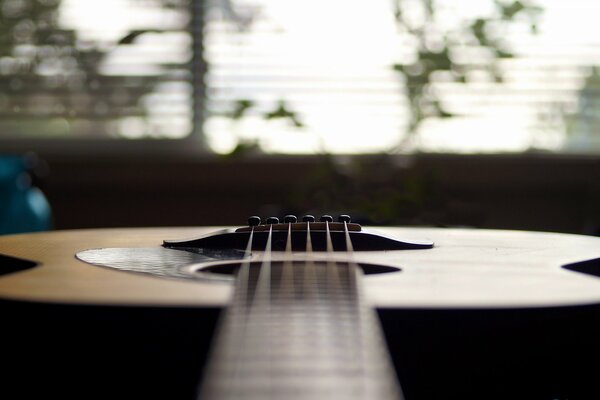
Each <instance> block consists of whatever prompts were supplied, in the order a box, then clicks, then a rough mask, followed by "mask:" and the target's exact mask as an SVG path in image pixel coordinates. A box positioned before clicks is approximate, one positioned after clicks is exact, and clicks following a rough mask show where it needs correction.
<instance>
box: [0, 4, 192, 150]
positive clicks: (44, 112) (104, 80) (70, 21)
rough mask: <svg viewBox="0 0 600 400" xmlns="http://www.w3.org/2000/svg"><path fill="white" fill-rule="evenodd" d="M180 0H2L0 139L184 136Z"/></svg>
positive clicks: (186, 106)
mask: <svg viewBox="0 0 600 400" xmlns="http://www.w3.org/2000/svg"><path fill="white" fill-rule="evenodd" d="M189 10H190V9H189V2H188V1H187V0H108V1H95V0H44V1H39V0H5V1H3V2H2V3H1V7H0V138H28V137H30V138H73V139H79V138H134V139H135V138H181V137H185V136H187V135H189V133H190V131H191V130H192V99H193V88H192V85H191V82H192V74H191V69H190V61H191V60H192V38H191V35H190V30H189V21H190V13H189Z"/></svg>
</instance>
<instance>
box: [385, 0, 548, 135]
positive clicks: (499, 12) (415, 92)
mask: <svg viewBox="0 0 600 400" xmlns="http://www.w3.org/2000/svg"><path fill="white" fill-rule="evenodd" d="M394 4H395V18H396V21H397V24H398V29H399V30H400V31H401V32H402V33H403V34H405V35H407V37H408V39H409V41H410V43H414V58H413V60H412V61H411V62H408V63H402V64H400V63H399V64H396V65H394V66H393V68H394V70H396V71H398V73H399V74H400V75H401V77H402V78H403V80H404V82H405V88H406V98H407V100H408V103H409V107H410V121H409V123H408V128H407V131H408V132H407V133H408V134H407V135H406V136H405V139H404V140H403V141H402V143H401V145H400V146H401V147H403V146H406V145H407V144H409V142H410V140H411V138H412V136H414V134H415V133H416V132H417V129H418V128H419V125H420V124H421V123H422V122H423V121H424V120H425V119H427V118H432V117H433V118H450V117H453V116H454V114H453V113H452V112H451V111H449V110H447V109H446V107H445V106H444V104H443V102H442V101H441V99H440V97H439V94H438V93H437V92H436V90H435V87H434V84H435V81H436V78H437V77H439V76H440V75H442V74H443V76H444V78H445V79H446V80H449V81H450V82H457V83H464V84H468V83H469V76H470V75H471V74H472V73H473V72H475V71H480V72H483V73H484V74H486V75H487V76H488V77H489V79H490V80H491V81H495V82H497V83H502V81H503V78H502V73H501V70H500V68H499V67H498V63H499V60H501V59H503V58H509V57H512V56H513V54H512V52H511V50H510V47H509V45H508V43H507V42H506V41H505V38H504V35H505V33H506V31H507V28H508V26H509V25H510V24H511V23H513V22H514V21H515V20H517V19H520V20H525V21H526V22H527V23H528V24H529V26H530V30H531V32H532V33H533V34H535V33H536V32H537V20H538V18H539V16H540V14H541V12H542V9H541V8H540V7H539V6H537V5H535V4H533V3H532V2H530V1H519V0H517V1H500V0H495V1H494V3H493V4H494V8H493V12H492V13H491V15H485V16H478V17H475V18H473V19H471V20H467V21H461V23H459V24H457V26H451V27H448V26H445V25H444V24H441V23H440V20H439V17H438V12H437V2H436V1H435V0H418V1H415V0H394ZM458 6H459V5H458V4H457V5H456V6H455V7H458ZM465 6H466V5H465ZM415 7H416V8H418V9H419V10H420V13H419V15H420V16H421V17H420V18H415V17H414V14H415V13H414V12H412V13H410V14H409V13H408V12H407V10H408V9H409V8H411V9H413V10H414V8H415ZM467 48H471V49H476V50H478V54H480V56H479V57H478V58H477V60H476V62H474V63H468V62H462V61H461V57H459V55H460V54H461V52H463V51H464V50H465V49H467Z"/></svg>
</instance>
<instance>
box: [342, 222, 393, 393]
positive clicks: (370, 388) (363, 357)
mask: <svg viewBox="0 0 600 400" xmlns="http://www.w3.org/2000/svg"><path fill="white" fill-rule="evenodd" d="M344 237H345V242H346V252H347V253H348V263H349V265H351V266H352V268H351V271H352V273H353V274H355V277H356V279H354V280H351V282H352V283H351V284H352V285H354V287H353V289H354V290H353V291H354V293H355V296H354V300H355V307H356V312H357V315H365V318H368V319H367V320H365V319H363V318H357V321H356V323H357V325H358V327H357V333H358V349H359V353H360V354H359V357H360V362H359V367H360V370H361V376H363V377H364V379H363V383H364V384H365V386H364V387H362V386H361V388H362V389H363V391H362V395H363V396H364V398H367V399H368V398H373V397H374V396H375V395H376V394H377V389H376V387H375V380H374V379H368V378H367V376H366V374H367V371H365V369H364V367H365V365H367V363H368V355H367V353H366V349H367V348H370V347H371V346H369V345H368V343H366V341H367V340H371V341H373V340H374V338H382V337H383V332H382V331H381V327H380V324H379V321H376V316H375V314H374V313H373V312H371V311H370V310H363V309H362V308H363V307H365V305H364V304H363V303H362V302H360V301H358V299H359V298H360V297H362V296H363V293H362V291H363V290H362V286H361V285H359V284H358V280H359V279H360V278H361V276H362V275H363V274H364V273H363V270H362V268H361V266H360V265H359V263H358V262H357V261H356V258H355V253H354V246H353V244H352V239H351V237H350V232H349V229H348V223H347V222H346V221H344ZM369 320H370V321H369ZM363 324H364V325H363ZM369 327H371V335H364V334H365V333H367V332H366V329H368V328H369ZM373 330H376V331H377V330H378V331H379V332H376V331H375V332H373ZM374 345H375V346H377V348H383V347H384V346H385V343H374ZM385 358H387V360H386V359H385ZM378 360H379V361H380V362H381V365H383V366H384V367H383V368H384V370H383V371H382V373H383V374H385V375H387V376H386V377H384V379H383V381H384V382H387V383H389V384H390V386H389V387H388V388H387V393H386V398H389V399H402V398H403V395H402V388H401V387H400V385H399V383H398V381H397V377H396V373H395V371H394V370H393V367H392V361H391V359H390V358H389V353H387V352H384V353H383V354H381V355H380V357H378ZM371 373H372V372H371Z"/></svg>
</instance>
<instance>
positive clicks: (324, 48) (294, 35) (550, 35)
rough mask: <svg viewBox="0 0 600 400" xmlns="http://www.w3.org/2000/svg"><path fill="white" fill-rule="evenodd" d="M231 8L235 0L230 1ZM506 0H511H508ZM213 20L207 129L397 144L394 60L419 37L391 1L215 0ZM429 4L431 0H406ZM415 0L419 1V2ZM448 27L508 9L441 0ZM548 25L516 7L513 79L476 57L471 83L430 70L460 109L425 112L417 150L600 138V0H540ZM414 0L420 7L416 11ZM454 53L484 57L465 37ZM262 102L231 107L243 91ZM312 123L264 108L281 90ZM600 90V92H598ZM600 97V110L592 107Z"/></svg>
mask: <svg viewBox="0 0 600 400" xmlns="http://www.w3.org/2000/svg"><path fill="white" fill-rule="evenodd" d="M224 3H227V4H228V5H229V8H227V9H226V10H224V9H223V8H222V5H223V4H224ZM506 3H508V2H506ZM216 4H218V5H220V7H214V9H213V11H212V12H209V13H208V14H207V17H208V18H207V22H206V26H205V49H206V59H207V61H208V65H209V73H208V75H207V79H206V82H207V87H208V91H209V92H208V93H209V96H208V98H207V104H208V110H209V117H208V119H207V122H206V125H205V132H206V134H207V137H208V142H209V144H211V145H212V146H213V148H214V149H216V150H217V151H223V152H227V151H230V150H231V149H232V148H233V147H234V146H235V145H236V143H238V142H239V141H240V140H241V141H246V142H250V143H251V142H252V141H257V142H258V144H260V146H261V147H262V148H263V149H264V150H266V151H272V152H284V153H285V152H290V153H295V152H300V153H302V152H313V151H328V152H334V153H335V152H342V153H343V152H373V151H387V150H389V149H390V148H393V147H395V146H397V145H398V144H399V143H400V142H401V141H402V140H403V138H404V135H405V133H406V130H407V126H408V123H409V120H410V114H409V113H410V108H409V104H408V102H407V98H406V96H405V90H406V88H405V86H404V82H403V80H402V79H401V77H400V74H399V73H397V72H394V71H393V69H392V66H393V65H394V64H397V63H410V62H411V60H413V59H414V56H415V51H416V47H415V43H414V42H411V40H410V38H407V36H406V35H405V34H403V33H402V32H401V31H400V30H399V29H398V28H397V25H396V22H395V20H394V10H393V7H392V5H391V2H387V1H386V2H373V1H368V0H353V1H342V0H339V1H336V0H331V1H327V2H322V1H316V0H314V1H313V0H307V1H303V2H295V1H290V0H237V1H232V2H231V3H229V2H217V3H216ZM402 4H404V5H406V6H407V7H406V10H408V12H409V13H410V12H412V13H413V14H414V16H413V17H414V18H416V19H418V18H419V11H418V9H419V5H421V6H422V5H423V4H424V2H421V1H410V0H404V1H403V2H402ZM411 4H412V5H414V7H412V8H411V7H409V6H410V5H411ZM433 4H434V6H435V7H436V12H437V15H438V16H440V15H441V17H440V18H439V21H438V22H439V28H440V29H446V28H448V27H456V28H459V27H461V24H462V25H465V24H467V23H469V21H471V22H472V21H473V20H475V19H476V18H478V17H480V16H481V17H484V18H485V17H491V18H494V17H496V18H498V16H497V15H496V16H495V15H494V13H493V12H492V10H493V7H494V6H493V2H492V1H489V2H482V1H463V2H458V3H457V2H453V1H448V0H439V1H435V2H433ZM535 4H538V5H540V6H541V8H542V9H543V12H542V14H541V18H540V21H539V23H538V33H537V34H535V35H534V34H532V33H531V32H530V27H529V25H528V23H527V22H526V21H523V20H522V19H520V18H516V20H515V21H514V23H512V24H510V29H509V30H508V31H507V32H506V34H505V37H503V40H504V41H505V42H506V44H507V47H508V48H509V49H510V50H511V52H512V53H513V55H514V57H512V58H507V59H504V60H502V61H500V62H499V64H498V68H499V71H500V72H501V74H502V75H503V77H504V82H502V83H498V82H494V81H493V79H492V80H490V79H489V78H488V77H486V76H485V75H484V74H481V73H478V72H477V71H475V72H472V73H469V74H468V76H467V83H466V84H465V83H457V82H453V81H452V80H450V79H448V78H447V77H445V76H443V74H441V75H440V76H435V77H434V78H433V79H432V86H431V90H433V91H435V92H436V93H437V95H438V98H439V99H440V100H441V102H442V104H443V105H444V107H445V109H447V110H448V111H450V112H451V113H452V115H453V117H451V118H429V119H425V120H424V121H423V123H422V124H421V125H420V126H419V128H418V131H417V133H418V135H416V141H415V142H414V144H413V147H411V149H412V150H415V149H416V150H424V151H451V152H482V151H483V152H486V151H488V152H497V151H526V150H530V149H540V150H544V151H546V150H551V151H584V152H600V140H599V138H600V132H599V131H598V128H596V127H595V126H596V124H594V123H593V122H595V120H596V119H598V115H599V113H600V108H598V107H600V101H597V100H595V99H596V98H597V97H596V94H597V93H598V90H596V89H593V88H594V85H597V84H598V83H595V80H597V81H598V82H600V78H598V77H596V76H595V75H594V74H595V73H594V69H593V68H592V67H593V66H594V65H596V64H597V61H598V59H599V58H600V29H599V28H597V26H598V24H597V23H596V21H595V18H594V16H595V15H597V11H600V5H596V4H595V2H590V1H587V0H576V1H569V2H558V3H557V2H552V1H538V2H536V3H535ZM411 10H412V11H411ZM452 57H453V61H455V62H457V63H460V64H463V65H465V66H468V67H470V68H471V69H476V67H477V65H478V64H480V63H483V62H484V61H485V60H486V54H485V52H482V51H481V49H479V48H477V47H475V46H469V45H468V44H467V45H464V46H460V47H459V50H458V51H455V52H454V53H453V54H452ZM239 100H245V101H246V100H247V101H246V104H251V105H252V107H250V108H248V110H247V111H246V113H245V114H244V117H243V118H241V119H239V120H232V119H231V118H229V117H228V116H230V115H231V114H232V113H233V112H234V111H235V108H236V102H237V101H239ZM281 100H283V101H285V105H286V108H287V109H289V110H292V111H294V112H296V113H297V115H298V119H299V120H301V121H302V122H303V125H304V126H303V127H300V128H299V127H297V126H294V125H293V124H291V123H290V121H286V120H285V119H283V120H275V119H268V118H265V115H268V114H269V112H271V111H272V110H273V109H276V108H277V107H278V104H279V102H280V101H281ZM596 104H597V105H596ZM595 108H598V110H597V111H594V110H595Z"/></svg>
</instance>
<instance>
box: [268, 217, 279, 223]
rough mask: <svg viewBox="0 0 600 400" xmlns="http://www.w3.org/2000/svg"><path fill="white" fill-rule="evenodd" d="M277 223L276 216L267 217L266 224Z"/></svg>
mask: <svg viewBox="0 0 600 400" xmlns="http://www.w3.org/2000/svg"><path fill="white" fill-rule="evenodd" d="M278 223H279V218H277V217H269V218H267V225H273V224H278Z"/></svg>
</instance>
